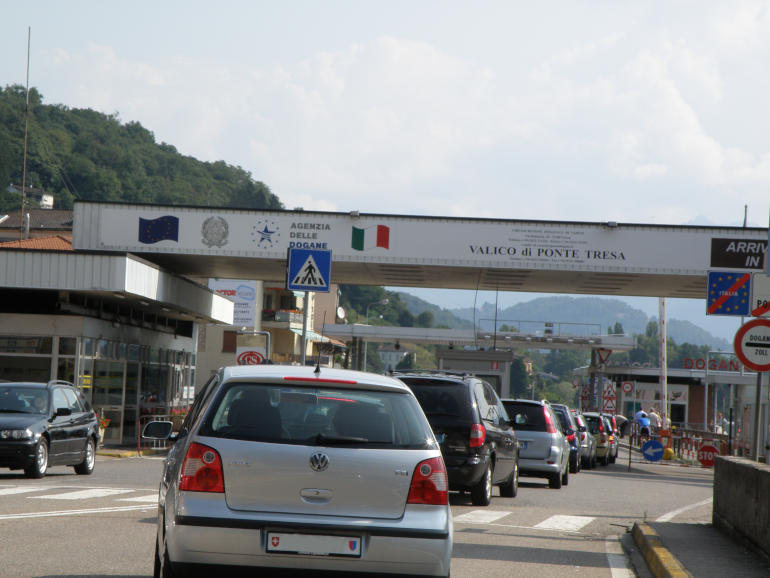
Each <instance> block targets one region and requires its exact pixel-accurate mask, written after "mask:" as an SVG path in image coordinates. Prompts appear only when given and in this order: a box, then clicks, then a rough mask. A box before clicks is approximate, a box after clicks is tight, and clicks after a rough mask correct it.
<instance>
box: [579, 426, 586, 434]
mask: <svg viewBox="0 0 770 578" xmlns="http://www.w3.org/2000/svg"><path fill="white" fill-rule="evenodd" d="M578 431H579V432H581V433H582V432H584V431H586V426H584V425H579V426H578Z"/></svg>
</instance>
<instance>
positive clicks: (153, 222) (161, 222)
mask: <svg viewBox="0 0 770 578" xmlns="http://www.w3.org/2000/svg"><path fill="white" fill-rule="evenodd" d="M166 239H168V240H171V241H177V242H178V241H179V217H174V216H173V215H165V216H163V217H158V218H157V219H142V218H141V217H140V218H139V242H140V243H147V244H150V243H157V242H158V241H165V240H166Z"/></svg>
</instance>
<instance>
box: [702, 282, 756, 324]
mask: <svg viewBox="0 0 770 578" xmlns="http://www.w3.org/2000/svg"><path fill="white" fill-rule="evenodd" d="M750 305H751V273H743V272H740V273H736V272H735V271H709V280H708V292H707V295H706V313H707V314H709V315H749V308H750Z"/></svg>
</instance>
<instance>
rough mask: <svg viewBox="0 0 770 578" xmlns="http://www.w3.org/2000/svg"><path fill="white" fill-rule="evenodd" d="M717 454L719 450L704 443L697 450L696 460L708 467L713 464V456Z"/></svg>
mask: <svg viewBox="0 0 770 578" xmlns="http://www.w3.org/2000/svg"><path fill="white" fill-rule="evenodd" d="M718 455H719V450H717V449H716V448H715V447H714V446H712V445H708V444H704V445H702V446H701V447H700V449H699V450H698V461H699V462H700V463H701V465H703V466H706V467H707V468H710V467H712V466H713V465H714V458H715V457H716V456H718Z"/></svg>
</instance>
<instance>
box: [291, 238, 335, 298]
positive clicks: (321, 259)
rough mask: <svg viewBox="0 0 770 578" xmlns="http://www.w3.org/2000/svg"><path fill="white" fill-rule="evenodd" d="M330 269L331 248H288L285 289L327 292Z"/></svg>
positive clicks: (329, 281)
mask: <svg viewBox="0 0 770 578" xmlns="http://www.w3.org/2000/svg"><path fill="white" fill-rule="evenodd" d="M331 269H332V252H331V250H328V249H297V248H290V249H289V255H288V259H287V267H286V289H288V290H289V291H315V292H318V293H328V292H329V284H330V283H331Z"/></svg>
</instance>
